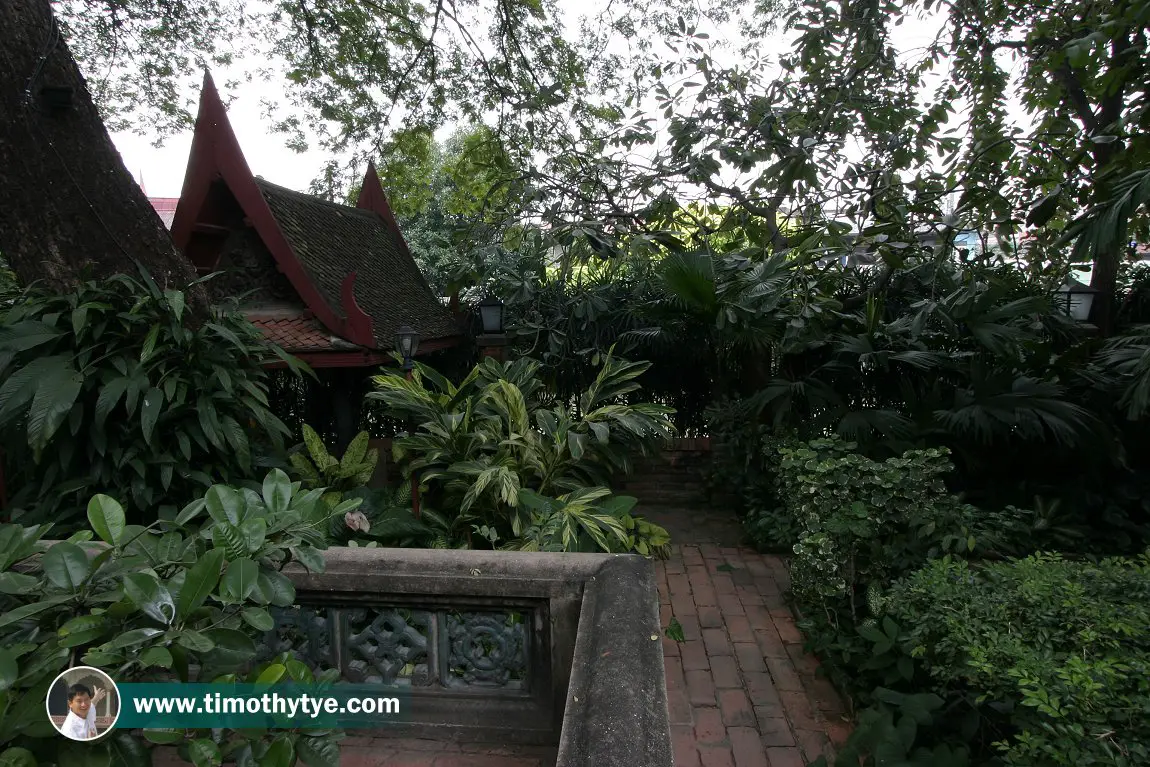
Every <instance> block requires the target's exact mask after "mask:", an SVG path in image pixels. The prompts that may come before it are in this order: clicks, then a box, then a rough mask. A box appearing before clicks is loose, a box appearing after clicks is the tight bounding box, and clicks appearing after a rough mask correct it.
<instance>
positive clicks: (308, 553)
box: [291, 546, 326, 573]
mask: <svg viewBox="0 0 1150 767" xmlns="http://www.w3.org/2000/svg"><path fill="white" fill-rule="evenodd" d="M291 551H292V556H294V557H295V559H296V561H297V562H299V563H300V564H301V565H303V566H304V567H306V568H307V569H308V572H312V573H322V572H323V571H324V568H325V566H326V562H325V561H324V558H323V552H322V551H320V550H319V549H317V548H315V547H314V546H296V547H294V548H292V550H291Z"/></svg>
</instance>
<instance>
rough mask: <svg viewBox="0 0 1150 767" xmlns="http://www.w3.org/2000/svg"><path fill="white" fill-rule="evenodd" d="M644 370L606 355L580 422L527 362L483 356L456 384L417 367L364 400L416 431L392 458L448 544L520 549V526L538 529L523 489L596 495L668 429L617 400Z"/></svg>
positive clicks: (646, 410)
mask: <svg viewBox="0 0 1150 767" xmlns="http://www.w3.org/2000/svg"><path fill="white" fill-rule="evenodd" d="M646 369H647V364H646V363H632V362H624V361H621V360H618V359H615V358H612V357H608V358H606V359H605V360H604V362H603V366H602V369H601V370H600V371H599V375H598V377H597V378H596V379H595V381H594V382H593V383H592V385H591V387H590V388H589V389H588V390H587V391H586V392H584V393H583V394H582V396H581V397H580V398H579V401H578V411H577V412H578V415H577V416H576V415H572V414H571V413H570V412H569V411H568V410H567V409H566V408H565V407H561V406H558V405H552V406H550V407H547V406H545V405H544V404H543V402H542V400H541V398H540V396H539V395H540V390H541V382H540V381H539V378H538V371H539V365H538V364H537V363H535V362H533V361H531V360H526V359H521V360H517V361H515V362H509V363H505V364H500V363H498V362H496V361H494V360H492V359H486V360H484V361H483V362H482V363H480V364H479V365H478V366H476V367H475V368H474V369H473V370H472V371H471V373H470V374H469V375H468V376H467V377H466V378H465V379H464V380H463V381H462V382H461V383H460V384H459V385H458V386H456V385H454V384H452V383H451V382H450V381H448V380H447V379H445V378H444V377H443V376H440V375H439V374H438V373H436V372H435V371H433V370H431V369H430V368H428V367H426V366H423V365H417V366H416V368H415V372H414V374H413V376H412V379H411V380H406V379H405V378H404V377H402V376H399V375H385V376H379V377H377V378H376V379H375V380H376V384H377V385H378V386H379V391H377V392H372V393H371V394H369V395H368V396H369V397H373V398H376V399H380V400H382V401H383V402H384V403H385V404H386V405H387V406H388V408H389V413H390V415H392V416H393V417H396V418H399V419H403V420H406V421H408V422H409V423H411V424H412V427H413V428H412V433H410V434H408V435H407V436H404V437H401V438H398V439H396V440H395V442H394V447H393V449H394V453H395V458H396V460H397V461H398V462H400V463H401V465H402V466H403V470H404V473H405V475H406V476H407V477H409V478H411V477H416V478H417V481H419V482H420V485H421V487H422V488H424V492H423V493H422V497H423V499H424V501H425V503H426V509H425V511H430V513H431V518H432V519H436V520H440V521H441V522H444V523H446V530H445V534H446V537H447V538H448V540H452V541H457V540H459V539H460V538H461V537H462V538H466V539H467V540H469V541H474V542H478V541H479V540H484V539H486V540H487V541H489V542H493V541H496V540H501V541H504V542H508V543H507V545H516V541H518V539H520V537H521V536H522V535H523V532H524V531H525V530H527V529H528V528H531V527H533V526H534V527H540V525H538V524H536V523H537V519H536V517H535V514H536V513H537V512H538V510H537V509H536V510H535V511H533V510H532V509H531V508H529V505H527V504H523V503H521V501H520V496H521V492H522V491H523V490H532V491H534V492H536V493H538V494H539V495H541V496H545V497H547V498H552V499H554V498H556V497H561V496H564V495H568V494H570V493H573V492H577V491H578V492H582V491H584V490H588V489H596V492H598V489H599V488H603V487H606V486H608V485H609V483H610V479H611V476H612V475H613V474H614V473H616V472H627V471H629V470H630V465H631V454H632V453H634V452H640V453H644V454H648V453H651V452H652V451H654V450H655V448H656V446H657V445H658V443H659V442H660V441H661V440H663V439H666V438H667V437H669V436H671V435H672V434H673V433H674V427H673V426H672V425H671V421H670V420H669V417H668V416H669V414H670V412H671V410H670V409H669V408H666V407H662V406H659V405H653V404H645V403H640V404H624V402H623V401H622V400H623V398H624V397H627V396H628V395H630V394H632V393H634V392H635V391H637V390H638V388H639V385H638V384H637V383H636V382H635V379H636V378H638V377H639V376H640V375H642V373H643V372H644V371H645V370H646ZM628 516H629V515H628ZM632 521H633V520H632ZM628 524H629V523H628ZM547 527H548V525H547V524H543V525H542V526H541V527H540V529H543V528H547ZM651 532H652V535H653V536H654V538H653V539H654V540H657V539H659V538H660V537H661V534H660V533H659V532H658V531H651ZM662 535H665V533H663V534H662ZM473 536H474V537H473Z"/></svg>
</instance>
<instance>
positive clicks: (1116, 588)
mask: <svg viewBox="0 0 1150 767" xmlns="http://www.w3.org/2000/svg"><path fill="white" fill-rule="evenodd" d="M887 605H888V609H889V611H890V613H891V615H892V616H894V618H895V620H896V621H898V623H899V624H900V625H901V626H902V627H903V637H902V639H901V640H900V644H901V645H902V651H903V652H905V653H908V654H909V655H910V656H912V657H914V658H915V659H916V660H917V662H918V663H920V664H922V666H923V667H924V668H925V670H926V672H927V674H928V675H929V680H930V681H929V684H930V686H931V688H932V690H933V692H934V693H936V694H937V695H939V696H940V697H942V698H943V699H944V700H946V701H947V704H948V706H947V710H948V714H947V715H948V717H950V718H952V719H954V720H963V719H966V720H967V721H968V722H971V723H973V724H974V726H973V727H971V728H970V732H967V733H961V732H959V733H954V737H956V738H959V739H961V738H966V739H967V740H968V741H969V742H973V743H979V742H981V743H988V744H992V747H993V749H994V751H996V752H997V753H998V754H999V756H1000V758H1001V759H1002V760H1003V761H1004V762H1005V763H1006V764H1008V765H1068V766H1069V765H1096V764H1107V765H1125V764H1129V765H1133V764H1144V763H1146V761H1147V760H1148V759H1150V632H1148V631H1147V629H1148V628H1150V555H1143V556H1142V557H1140V558H1138V559H1107V560H1103V561H1101V562H1098V563H1091V562H1075V561H1068V560H1066V559H1063V558H1062V557H1061V556H1059V555H1055V554H1040V555H1034V556H1031V557H1028V558H1025V559H1020V560H1017V561H1012V562H1003V563H994V564H990V565H986V566H983V567H978V566H975V565H972V564H970V563H967V562H965V561H962V560H957V559H950V558H946V559H941V560H936V561H933V562H931V563H930V564H929V565H927V566H926V567H924V568H923V569H921V570H919V571H918V572H915V573H914V574H912V575H910V576H909V577H907V578H906V579H904V580H902V581H900V582H899V583H897V584H896V585H895V586H894V587H893V588H892V589H891V591H890V599H889V600H888V601H887ZM972 736H973V737H972Z"/></svg>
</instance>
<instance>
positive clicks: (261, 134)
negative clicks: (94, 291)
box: [112, 0, 937, 197]
mask: <svg viewBox="0 0 1150 767" xmlns="http://www.w3.org/2000/svg"><path fill="white" fill-rule="evenodd" d="M603 2H604V0H599V2H597V3H595V4H596V5H600V4H601V3H603ZM564 3H565V5H566V6H567V9H568V15H569V16H574V15H575V14H581V13H587V12H594V8H592V7H589V5H588V3H587V2H586V0H564ZM936 25H937V21H935V20H933V19H928V20H923V21H918V20H910V21H908V22H907V23H905V24H904V25H903V26H902V27H900V28H899V29H898V31H897V35H898V39H897V42H896V44H897V47H898V48H899V50H900V51H906V52H908V53H909V54H910V55H912V56H913V51H914V50H915V49H917V48H920V47H921V46H923V45H925V44H926V43H927V42H929V41H930V39H931V38H932V37H933V34H932V33H933V30H934V29H936V28H937V26H936ZM567 28H568V29H569V30H575V29H577V25H576V24H574V23H571V24H568V26H567ZM700 31H708V32H709V33H711V36H712V39H713V40H716V39H726V40H729V41H730V42H732V43H733V44H734V47H737V46H738V44H739V43H740V42H741V41H740V40H739V39H738V36H737V33H735V32H734V31H733V30H732V29H722V30H715V29H713V28H711V29H707V28H706V27H700ZM758 42H759V44H760V46H761V48H760V49H761V50H766V51H780V52H781V51H785V50H786V49H787V47H789V46H786V44H785V41H784V39H783V37H782V36H781V35H772V36H771V37H769V38H765V39H762V40H759V41H758ZM624 45H626V43H625V42H624V41H620V46H624ZM668 52H669V51H668ZM732 55H733V54H732V53H730V52H715V57H716V59H718V60H719V61H720V62H722V61H723V60H724V59H726V60H727V61H728V62H729V61H730V57H731V56H732ZM230 74H233V75H238V74H239V73H238V71H237V72H232V73H230ZM213 75H214V77H215V81H216V83H217V84H218V85H219V86H220V87H221V89H222V88H223V85H222V84H223V83H224V82H226V81H227V80H228V79H230V78H229V72H228V71H226V70H217V71H214V72H213ZM237 79H238V78H237ZM284 85H285V83H284V82H283V81H282V80H273V81H270V82H260V81H258V80H253V81H252V82H248V83H244V84H242V85H241V86H239V87H238V88H237V89H235V90H230V91H227V92H222V95H223V97H224V100H225V101H227V100H228V99H229V98H231V99H232V102H231V105H230V107H229V110H228V115H229V119H230V121H231V124H232V127H233V129H234V130H235V132H236V137H237V138H238V140H239V143H240V147H241V148H242V150H243V152H244V156H245V157H246V159H247V161H248V165H249V166H250V167H251V169H252V172H253V173H254V174H255V175H257V176H263V177H265V178H267V179H268V180H269V181H272V182H274V183H277V184H280V185H282V186H286V187H289V188H293V189H301V190H302V189H306V188H307V186H308V185H309V183H310V182H311V181H312V180H313V179H314V178H315V177H316V176H317V175H318V173H319V170H320V168H321V167H322V165H323V163H324V161H325V160H326V159H327V155H326V154H325V153H324V152H322V151H321V150H317V149H315V148H312V149H310V150H309V151H307V152H304V153H299V152H296V151H294V150H291V149H288V148H287V146H285V141H286V139H287V137H286V136H285V135H282V134H277V133H274V132H272V131H271V130H270V129H269V126H270V121H269V120H268V119H266V118H265V117H264V115H263V112H264V107H263V105H262V104H261V101H262V100H272V101H281V102H286V101H287V99H286V98H285V97H284V94H283V92H282V91H281V92H279V93H276V92H275V90H274V89H276V88H281V89H282V88H283V87H284ZM112 140H113V142H114V143H115V145H116V147H117V149H119V151H120V154H121V156H122V157H123V159H124V164H125V165H126V166H127V168H128V170H129V171H130V172H131V173H132V175H133V176H134V177H135V178H136V181H137V182H139V183H140V184H141V186H142V187H143V188H144V190H145V192H146V193H147V195H148V196H149V197H178V196H179V195H180V188H181V186H182V184H183V177H184V170H185V168H186V166H187V160H188V152H189V150H190V147H191V141H192V132H191V130H190V129H189V130H187V131H185V132H184V133H181V134H179V135H176V136H172V137H170V138H168V139H167V140H166V141H165V144H164V146H162V147H155V146H152V140H153V139H152V137H148V136H139V135H136V134H133V133H114V134H112ZM313 147H314V143H313Z"/></svg>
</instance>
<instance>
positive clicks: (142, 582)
mask: <svg viewBox="0 0 1150 767" xmlns="http://www.w3.org/2000/svg"><path fill="white" fill-rule="evenodd" d="M124 594H125V595H127V597H128V599H130V600H131V601H132V604H134V605H135V606H136V607H138V608H139V609H140V611H141V612H142V613H144V614H145V615H147V616H148V617H149V618H151V619H152V620H155V621H158V622H159V623H162V624H164V625H165V626H167V625H170V624H171V623H172V621H173V620H175V617H176V605H175V603H174V602H173V600H172V595H171V594H170V593H168V589H167V588H165V587H164V585H163V584H162V583H160V581H159V579H158V578H156V576H154V575H149V574H148V573H132V574H130V575H126V576H124Z"/></svg>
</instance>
